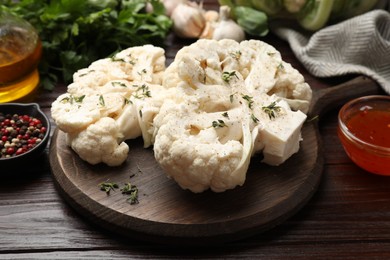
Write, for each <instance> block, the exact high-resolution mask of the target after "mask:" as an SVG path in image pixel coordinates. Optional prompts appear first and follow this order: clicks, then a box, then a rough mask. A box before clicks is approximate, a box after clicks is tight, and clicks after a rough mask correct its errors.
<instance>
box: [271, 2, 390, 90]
mask: <svg viewBox="0 0 390 260" xmlns="http://www.w3.org/2000/svg"><path fill="white" fill-rule="evenodd" d="M271 30H272V31H273V32H274V33H275V34H276V35H277V36H279V37H280V38H282V39H284V40H286V41H288V42H289V44H290V47H291V49H292V51H293V52H294V54H295V56H296V57H297V58H298V60H299V61H300V62H302V64H303V65H304V66H305V68H306V69H307V70H308V71H309V72H310V73H311V74H312V75H314V76H317V77H332V76H341V75H347V74H363V75H366V76H368V77H371V78H373V79H374V80H376V81H377V82H378V84H379V85H381V86H382V88H383V89H384V90H385V91H386V92H387V93H388V94H390V14H389V12H387V11H385V10H373V11H370V12H368V13H365V14H363V15H360V16H356V17H354V18H351V19H348V20H346V21H343V22H340V23H338V24H335V25H331V26H328V27H325V28H323V29H321V30H319V31H317V32H315V33H314V34H312V35H305V34H304V33H303V32H302V31H299V30H295V29H292V28H291V27H289V26H283V25H282V24H277V25H275V26H273V27H271Z"/></svg>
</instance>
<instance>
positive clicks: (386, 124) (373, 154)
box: [338, 96, 390, 175]
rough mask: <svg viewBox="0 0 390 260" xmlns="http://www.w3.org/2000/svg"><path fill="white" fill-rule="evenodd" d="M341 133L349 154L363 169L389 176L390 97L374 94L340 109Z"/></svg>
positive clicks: (339, 131)
mask: <svg viewBox="0 0 390 260" xmlns="http://www.w3.org/2000/svg"><path fill="white" fill-rule="evenodd" d="M339 126H340V127H339V129H338V135H339V137H340V140H341V143H342V144H343V146H344V149H345V151H346V152H347V154H348V156H349V157H350V158H351V159H352V161H354V162H355V163H356V164H357V165H359V166H360V167H361V168H363V169H365V170H367V171H369V172H372V173H376V174H381V175H390V97H388V96H371V97H367V98H360V99H357V100H356V101H353V102H350V103H349V104H347V105H346V106H345V107H343V108H342V109H341V110H340V113H339Z"/></svg>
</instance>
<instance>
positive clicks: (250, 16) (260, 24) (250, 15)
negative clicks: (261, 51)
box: [233, 6, 268, 36]
mask: <svg viewBox="0 0 390 260" xmlns="http://www.w3.org/2000/svg"><path fill="white" fill-rule="evenodd" d="M233 12H234V14H235V17H236V21H237V24H238V25H240V26H241V27H242V28H243V29H244V31H245V32H247V33H249V34H251V35H256V36H265V35H267V34H268V17H267V15H266V14H265V13H263V12H261V11H258V10H255V9H253V8H250V7H244V6H238V7H235V8H234V9H233Z"/></svg>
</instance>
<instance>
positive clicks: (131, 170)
mask: <svg viewBox="0 0 390 260" xmlns="http://www.w3.org/2000/svg"><path fill="white" fill-rule="evenodd" d="M302 136H303V141H302V142H301V148H300V150H299V152H298V153H297V154H295V155H293V156H292V157H291V158H290V159H288V161H286V162H285V163H284V164H282V165H281V166H277V167H271V166H267V165H265V164H263V163H261V162H260V160H261V158H258V157H253V158H252V160H251V164H250V167H249V170H248V173H247V179H246V182H245V184H244V185H243V186H241V187H237V188H235V189H233V190H229V191H226V192H223V193H214V192H211V191H206V192H203V193H200V194H194V193H192V192H190V191H186V190H182V189H181V188H180V187H179V186H178V185H177V184H176V183H175V182H174V181H173V180H171V179H169V178H167V177H166V175H165V174H164V172H163V171H162V169H161V168H160V167H159V165H158V164H157V162H156V161H155V159H154V155H153V150H152V149H151V148H149V149H145V148H143V143H142V140H141V139H137V140H131V141H129V142H128V144H129V146H130V154H129V156H128V159H127V161H126V163H125V164H124V165H122V166H120V167H108V166H105V165H102V164H100V165H94V166H92V165H90V164H88V163H85V162H84V161H82V160H81V159H80V158H79V157H78V156H77V155H76V154H75V153H74V152H73V151H72V150H71V149H70V148H69V147H68V146H67V145H66V135H65V133H63V132H62V131H59V130H58V129H57V130H56V131H55V133H54V136H53V138H52V141H51V144H50V164H51V169H52V173H53V176H54V179H55V182H56V183H57V184H58V185H57V186H58V188H59V190H60V191H61V193H62V195H63V196H64V197H65V198H66V199H67V201H68V202H69V203H70V204H71V205H72V206H73V207H74V208H75V209H76V210H78V211H79V212H80V213H81V214H82V215H84V216H86V217H87V218H88V219H90V220H91V221H93V222H94V223H96V224H98V225H100V226H102V227H103V228H105V229H108V230H110V231H113V232H116V233H118V234H121V235H125V236H129V237H132V238H136V239H143V240H148V241H153V242H158V243H175V244H189V245H195V244H196V245H208V244H210V243H222V242H228V241H233V240H237V239H242V238H245V237H248V236H251V235H253V234H256V233H259V232H262V231H265V230H268V229H271V228H272V227H274V226H275V225H277V224H280V223H281V222H283V221H284V220H286V219H287V218H289V217H290V216H291V215H293V214H294V213H295V212H297V211H298V210H299V209H300V208H301V207H303V206H304V205H305V203H306V202H307V201H308V200H309V199H310V197H311V196H312V195H313V193H314V192H315V191H316V188H317V186H318V184H319V182H320V179H321V173H322V168H323V159H322V156H321V152H320V145H319V143H320V140H319V139H320V138H319V135H318V132H317V126H316V124H315V123H305V125H304V127H303V130H302ZM107 181H108V182H115V183H117V184H119V185H120V186H123V184H125V183H127V182H131V183H132V184H134V185H136V186H137V187H138V190H139V203H138V204H134V205H131V204H129V203H127V202H126V198H127V197H126V196H124V195H122V194H121V192H120V190H119V189H117V190H115V191H112V192H110V194H109V195H106V193H105V192H104V191H101V190H100V189H99V187H98V185H99V184H100V183H102V182H107Z"/></svg>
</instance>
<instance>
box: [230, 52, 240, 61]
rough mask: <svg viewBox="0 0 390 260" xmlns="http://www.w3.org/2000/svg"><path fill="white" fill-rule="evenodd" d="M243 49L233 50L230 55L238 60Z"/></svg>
mask: <svg viewBox="0 0 390 260" xmlns="http://www.w3.org/2000/svg"><path fill="white" fill-rule="evenodd" d="M241 54H242V53H241V51H239V50H238V51H232V52H230V53H229V55H230V56H231V57H232V58H233V59H236V60H238V59H240V57H241Z"/></svg>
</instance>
